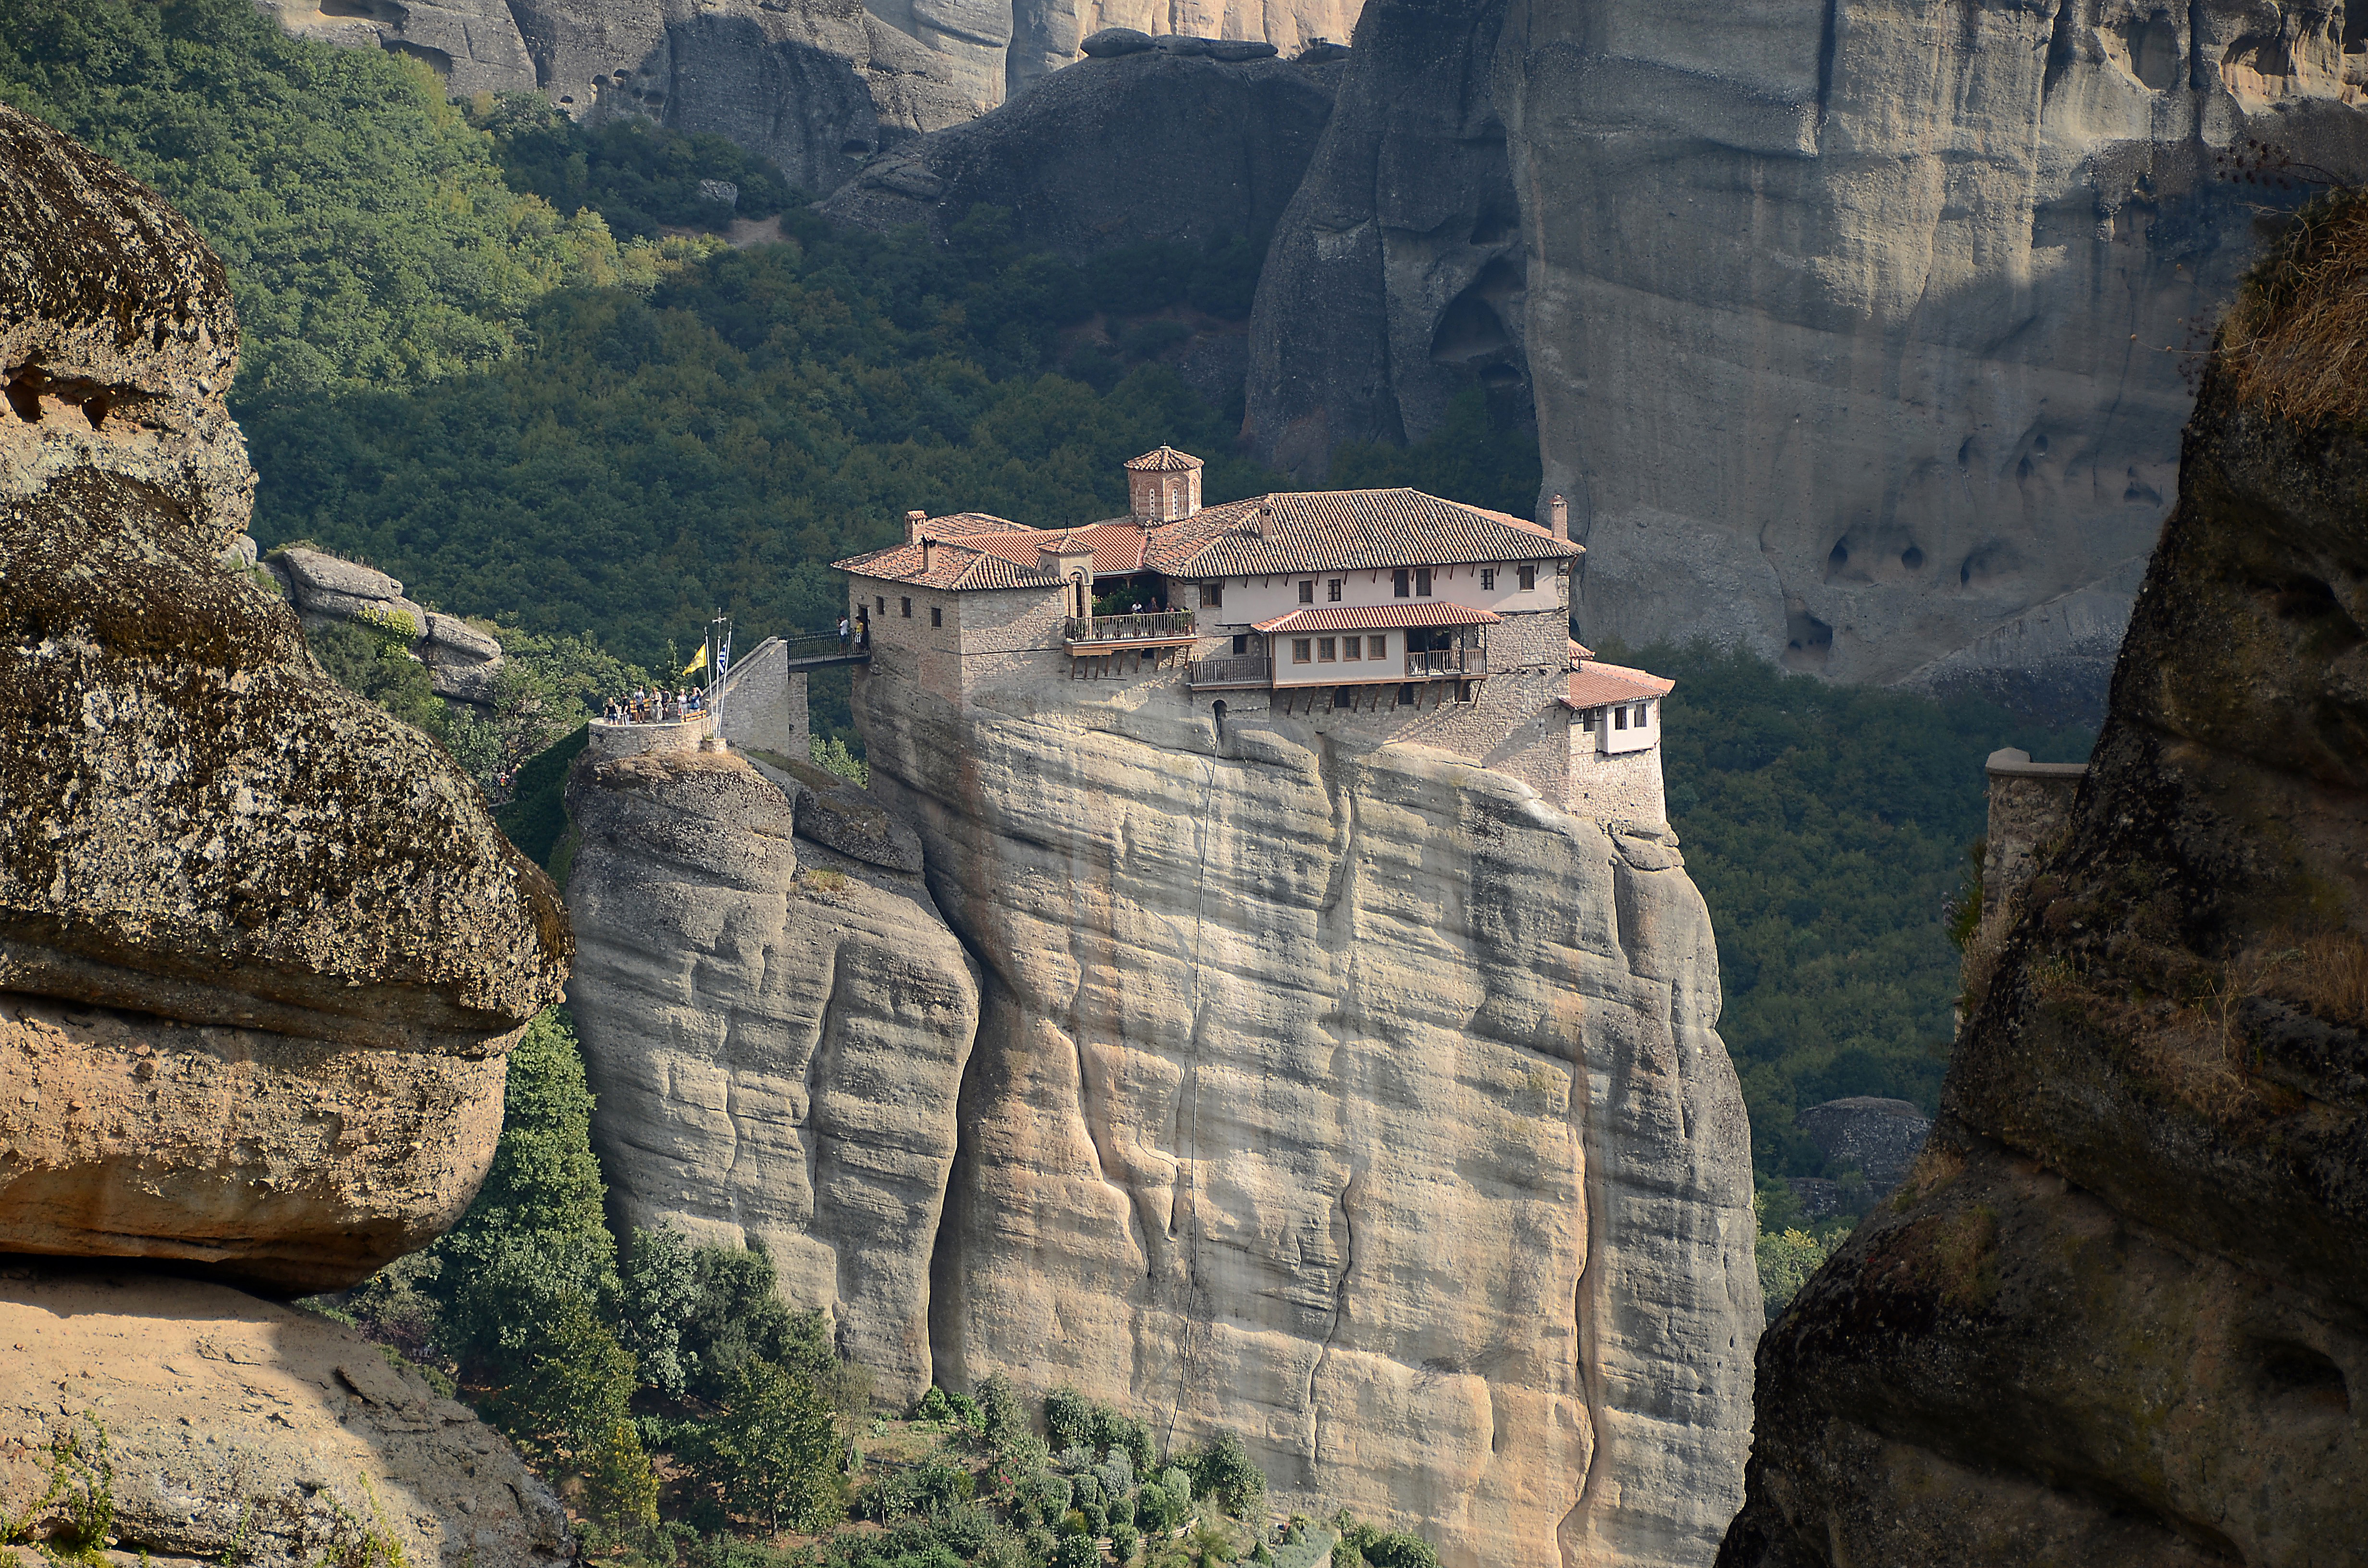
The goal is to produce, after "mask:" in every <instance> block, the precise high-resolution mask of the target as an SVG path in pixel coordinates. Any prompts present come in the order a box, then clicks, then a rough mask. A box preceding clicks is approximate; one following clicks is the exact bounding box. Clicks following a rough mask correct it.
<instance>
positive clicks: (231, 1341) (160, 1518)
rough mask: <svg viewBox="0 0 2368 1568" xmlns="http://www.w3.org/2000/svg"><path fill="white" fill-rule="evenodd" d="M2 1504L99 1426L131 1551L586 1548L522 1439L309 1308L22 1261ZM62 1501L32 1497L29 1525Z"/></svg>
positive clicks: (285, 1567) (4, 1365) (171, 1556)
mask: <svg viewBox="0 0 2368 1568" xmlns="http://www.w3.org/2000/svg"><path fill="white" fill-rule="evenodd" d="M0 1347H5V1348H6V1351H7V1352H8V1353H6V1354H0V1506H6V1507H7V1508H8V1509H9V1511H10V1516H11V1517H12V1519H13V1518H14V1517H15V1515H16V1514H17V1512H18V1511H19V1510H22V1509H24V1508H25V1507H26V1506H27V1505H28V1504H29V1503H31V1502H32V1501H33V1499H35V1498H37V1497H40V1495H41V1494H42V1493H43V1491H44V1490H45V1489H46V1488H47V1487H48V1485H49V1480H50V1477H49V1468H48V1461H49V1460H50V1443H51V1439H52V1438H53V1437H77V1438H79V1439H80V1440H81V1441H82V1442H83V1443H84V1444H85V1449H86V1450H87V1448H88V1446H90V1445H94V1444H95V1443H96V1442H97V1438H98V1437H99V1435H100V1433H101V1432H102V1431H103V1433H104V1435H105V1437H106V1441H107V1448H108V1458H109V1460H110V1461H111V1463H112V1465H113V1467H114V1475H113V1484H112V1487H111V1496H112V1500H113V1503H114V1508H115V1517H114V1523H113V1532H112V1539H113V1540H116V1541H117V1542H118V1543H119V1544H120V1549H121V1557H120V1561H123V1562H134V1561H138V1560H141V1559H145V1560H147V1561H150V1562H158V1563H172V1562H176V1561H179V1562H190V1563H193V1564H194V1563H196V1562H247V1563H253V1564H256V1565H257V1568H302V1565H304V1564H310V1563H318V1562H359V1561H363V1560H365V1551H364V1549H365V1547H366V1545H367V1544H368V1543H369V1542H370V1541H375V1542H376V1543H378V1544H379V1545H380V1546H381V1548H384V1547H389V1546H391V1547H393V1548H394V1549H395V1550H396V1551H399V1552H400V1556H396V1555H394V1553H393V1552H385V1551H381V1552H380V1553H376V1554H372V1555H371V1560H374V1561H378V1562H406V1563H412V1564H416V1565H418V1568H436V1565H441V1568H461V1565H462V1564H465V1563H470V1562H475V1563H479V1564H495V1563H499V1564H505V1565H515V1568H527V1565H529V1564H551V1565H552V1568H557V1565H558V1564H562V1563H564V1562H569V1561H571V1560H572V1559H573V1558H574V1557H575V1545H574V1542H573V1540H571V1539H570V1537H569V1534H568V1528H567V1516H566V1515H565V1513H564V1512H563V1511H562V1510H561V1508H560V1506H559V1500H558V1499H557V1498H555V1497H553V1496H552V1494H551V1492H550V1490H549V1489H548V1488H547V1487H545V1486H544V1485H543V1484H542V1483H541V1482H540V1481H538V1480H537V1479H535V1476H534V1474H533V1472H532V1471H529V1470H528V1469H527V1468H526V1466H525V1465H523V1464H521V1463H520V1462H519V1461H518V1455H517V1454H516V1453H515V1452H513V1451H512V1450H511V1449H510V1446H509V1445H508V1444H507V1442H504V1441H503V1440H502V1439H500V1438H499V1437H495V1436H494V1435H493V1434H492V1433H491V1432H489V1431H487V1430H486V1429H485V1427H484V1426H483V1425H481V1424H480V1423H479V1422H478V1420H477V1418H476V1416H475V1415H474V1414H472V1412H471V1411H469V1410H468V1409H466V1408H465V1407H463V1406H461V1405H459V1404H455V1403H452V1402H451V1401H450V1400H449V1399H442V1398H438V1396H437V1395H436V1394H435V1393H434V1392H432V1391H431V1390H430V1389H429V1388H428V1387H427V1384H426V1383H424V1382H422V1381H420V1377H419V1374H418V1373H417V1372H416V1371H412V1370H403V1371H398V1370H396V1369H394V1368H393V1366H391V1365H390V1364H389V1363H388V1361H387V1359H386V1358H385V1354H384V1352H382V1351H381V1349H380V1348H379V1347H378V1346H375V1345H372V1344H370V1342H369V1341H367V1340H365V1339H364V1338H362V1336H361V1335H359V1334H356V1333H354V1332H353V1331H352V1330H351V1329H347V1328H343V1327H340V1326H338V1325H337V1324H333V1323H330V1322H328V1321H327V1320H325V1319H323V1318H318V1317H314V1316H313V1315H312V1314H311V1313H309V1312H293V1311H290V1309H288V1308H286V1307H281V1306H275V1305H273V1304H271V1303H269V1302H268V1301H256V1299H255V1298H254V1297H252V1296H247V1295H242V1294H240V1293H239V1292H238V1291H236V1290H225V1289H224V1288H222V1286H219V1285H207V1284H201V1283H199V1282H197V1281H195V1280H188V1279H172V1278H157V1277H154V1276H146V1275H138V1274H124V1273H109V1272H98V1271H80V1272H78V1271H71V1270H60V1269H52V1270H48V1271H41V1270H33V1269H27V1268H23V1267H17V1268H12V1269H10V1270H8V1271H6V1273H0ZM24 1352H30V1354H24ZM66 1506H67V1499H64V1498H60V1499H58V1500H56V1501H53V1502H52V1503H51V1505H50V1506H48V1507H46V1508H42V1509H37V1510H34V1511H33V1513H32V1515H31V1517H29V1518H28V1519H27V1520H26V1521H25V1523H26V1525H27V1526H28V1528H29V1531H30V1533H32V1534H34V1535H36V1536H40V1535H43V1534H46V1533H47V1531H48V1528H50V1527H52V1526H63V1525H65V1524H66V1523H67V1522H68V1521H67V1518H66V1517H65V1516H66ZM135 1552H136V1553H137V1554H138V1555H137V1557H135V1556H134V1555H133V1554H134V1553H135ZM25 1554H26V1555H27V1556H30V1555H31V1552H30V1551H29V1549H28V1550H27V1551H26V1553H25Z"/></svg>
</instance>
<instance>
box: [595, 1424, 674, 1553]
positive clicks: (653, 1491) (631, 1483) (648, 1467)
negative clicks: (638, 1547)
mask: <svg viewBox="0 0 2368 1568" xmlns="http://www.w3.org/2000/svg"><path fill="white" fill-rule="evenodd" d="M581 1463H582V1465H583V1469H584V1501H585V1506H586V1511H588V1512H589V1513H590V1514H591V1515H592V1517H594V1518H596V1519H598V1520H599V1521H600V1523H601V1524H602V1525H603V1526H605V1527H606V1528H608V1529H609V1530H611V1531H613V1532H615V1533H616V1534H619V1535H632V1534H635V1533H638V1532H642V1531H647V1530H655V1529H656V1528H658V1473H657V1470H656V1468H655V1466H654V1465H652V1464H651V1463H650V1456H649V1454H648V1453H647V1452H646V1451H645V1450H644V1449H643V1447H642V1435H641V1432H640V1430H639V1429H638V1428H637V1427H635V1426H634V1425H633V1424H632V1422H630V1421H614V1422H611V1423H610V1424H609V1431H608V1435H607V1436H606V1437H602V1438H601V1439H600V1440H599V1441H598V1443H596V1444H595V1445H594V1446H593V1448H592V1449H591V1451H590V1452H589V1453H588V1454H586V1455H583V1456H581Z"/></svg>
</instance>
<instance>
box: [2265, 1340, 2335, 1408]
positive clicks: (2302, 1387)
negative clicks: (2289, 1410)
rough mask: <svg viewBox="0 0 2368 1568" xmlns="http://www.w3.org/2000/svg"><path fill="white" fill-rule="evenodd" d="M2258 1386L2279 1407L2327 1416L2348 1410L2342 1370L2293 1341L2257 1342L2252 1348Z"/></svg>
mask: <svg viewBox="0 0 2368 1568" xmlns="http://www.w3.org/2000/svg"><path fill="white" fill-rule="evenodd" d="M2253 1357H2254V1361H2255V1364H2256V1365H2257V1366H2259V1367H2260V1376H2261V1386H2262V1387H2263V1389H2265V1390H2266V1391H2267V1392H2268V1393H2269V1395H2270V1397H2271V1398H2272V1399H2274V1400H2276V1401H2278V1402H2279V1403H2281V1404H2285V1405H2289V1406H2294V1407H2300V1408H2302V1409H2305V1410H2318V1411H2325V1412H2328V1413H2336V1412H2343V1413H2348V1412H2350V1410H2351V1383H2350V1381H2348V1380H2347V1379H2346V1378H2345V1377H2344V1375H2343V1369H2342V1368H2341V1367H2339V1366H2337V1365H2336V1364H2335V1361H2334V1359H2333V1358H2331V1357H2329V1356H2328V1354H2327V1353H2326V1352H2325V1351H2323V1350H2321V1349H2319V1348H2317V1346H2310V1345H2305V1344H2303V1343H2302V1342H2301V1341H2300V1340H2297V1339H2261V1340H2256V1341H2255V1342H2254V1345H2253Z"/></svg>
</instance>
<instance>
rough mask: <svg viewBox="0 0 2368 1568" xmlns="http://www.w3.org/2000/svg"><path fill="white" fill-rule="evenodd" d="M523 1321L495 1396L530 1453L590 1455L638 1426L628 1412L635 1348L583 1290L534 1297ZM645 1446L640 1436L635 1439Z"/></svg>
mask: <svg viewBox="0 0 2368 1568" xmlns="http://www.w3.org/2000/svg"><path fill="white" fill-rule="evenodd" d="M535 1305H536V1312H535V1315H534V1316H533V1317H532V1318H530V1319H529V1320H528V1321H526V1322H524V1323H521V1324H518V1325H516V1329H515V1338H516V1340H517V1347H516V1349H515V1351H514V1352H513V1354H512V1355H511V1356H510V1357H508V1358H506V1359H507V1361H508V1363H509V1365H510V1368H511V1370H510V1373H509V1376H508V1377H507V1380H506V1381H505V1382H504V1383H503V1384H502V1385H501V1386H500V1388H499V1389H498V1390H497V1391H496V1392H495V1394H494V1396H493V1400H492V1408H493V1411H494V1413H495V1419H496V1420H497V1421H499V1422H500V1423H501V1425H502V1426H503V1429H504V1430H506V1431H507V1432H508V1433H509V1434H510V1435H511V1436H512V1437H516V1438H517V1439H518V1443H519V1445H520V1446H521V1447H523V1448H525V1449H529V1451H530V1452H534V1453H538V1454H541V1455H545V1456H551V1457H555V1458H562V1459H566V1460H579V1461H580V1460H590V1459H591V1458H592V1456H594V1455H595V1454H597V1453H598V1452H599V1451H600V1450H602V1449H604V1448H606V1447H608V1446H609V1445H610V1444H611V1442H612V1441H613V1438H614V1434H615V1431H616V1428H617V1427H618V1426H620V1425H624V1426H626V1428H627V1430H628V1431H631V1430H632V1427H631V1425H630V1422H629V1421H628V1415H629V1414H630V1410H629V1407H630V1405H631V1403H632V1397H633V1391H634V1390H635V1389H636V1388H637V1387H639V1386H640V1381H641V1380H640V1378H639V1376H638V1375H637V1371H636V1369H635V1367H634V1365H633V1357H632V1352H631V1351H629V1350H627V1349H625V1348H624V1346H620V1345H619V1344H618V1343H617V1338H616V1335H614V1334H613V1333H611V1332H610V1331H609V1325H608V1324H605V1323H603V1322H601V1321H600V1317H599V1314H598V1312H597V1311H596V1310H595V1308H594V1306H593V1304H592V1302H591V1301H590V1300H589V1299H588V1298H586V1297H585V1296H584V1295H582V1294H581V1293H580V1292H575V1291H569V1292H567V1293H565V1294H563V1295H560V1296H557V1297H554V1298H551V1299H548V1300H544V1301H538V1302H537V1303H535ZM634 1441H635V1445H636V1446H637V1447H638V1445H639V1441H640V1439H639V1438H638V1437H636V1438H635V1440H634Z"/></svg>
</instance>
